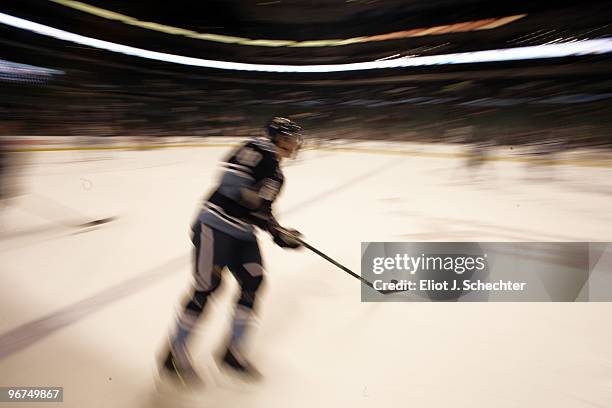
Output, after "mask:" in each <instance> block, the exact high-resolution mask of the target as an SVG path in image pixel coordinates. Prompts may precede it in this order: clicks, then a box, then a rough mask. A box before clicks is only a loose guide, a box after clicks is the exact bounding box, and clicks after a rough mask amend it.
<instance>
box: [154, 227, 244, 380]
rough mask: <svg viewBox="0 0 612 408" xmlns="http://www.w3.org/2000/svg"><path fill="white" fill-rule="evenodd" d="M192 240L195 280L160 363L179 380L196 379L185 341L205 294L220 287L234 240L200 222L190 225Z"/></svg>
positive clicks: (206, 296) (194, 324) (207, 294)
mask: <svg viewBox="0 0 612 408" xmlns="http://www.w3.org/2000/svg"><path fill="white" fill-rule="evenodd" d="M192 241H193V244H194V246H195V256H194V280H195V282H194V286H193V289H192V290H191V292H190V294H189V295H188V299H187V301H186V302H185V303H184V304H183V307H182V309H181V310H180V312H179V314H178V316H177V321H176V328H175V330H174V333H173V335H172V336H171V338H170V344H169V350H168V352H167V354H166V357H165V359H164V364H163V366H164V368H166V369H167V370H169V371H170V372H172V373H174V374H175V375H176V376H178V377H179V379H181V381H183V380H187V381H189V380H194V379H195V380H196V381H197V374H196V373H195V371H194V370H193V366H192V364H191V361H190V358H189V353H188V350H187V341H188V339H189V337H190V336H191V334H192V333H193V331H194V328H195V326H196V324H197V322H198V319H199V318H200V316H201V315H202V312H203V311H204V308H205V306H206V303H207V302H208V297H209V296H210V295H211V294H212V293H213V292H214V291H215V290H216V289H217V288H218V287H219V284H220V283H221V272H222V270H223V268H224V267H225V265H227V263H228V260H229V259H230V256H231V253H232V251H233V248H232V245H233V242H232V240H230V239H228V236H227V235H226V234H223V233H220V232H219V231H217V230H215V229H213V228H210V227H209V226H207V225H203V224H200V223H197V224H196V225H195V226H194V228H193V238H192ZM182 377H192V378H186V379H185V378H182Z"/></svg>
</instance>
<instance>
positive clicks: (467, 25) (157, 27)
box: [50, 0, 527, 47]
mask: <svg viewBox="0 0 612 408" xmlns="http://www.w3.org/2000/svg"><path fill="white" fill-rule="evenodd" d="M50 1H52V2H54V3H58V4H61V5H63V6H66V7H70V8H73V9H75V10H79V11H83V12H85V13H89V14H93V15H94V16H97V17H102V18H106V19H109V20H115V21H121V22H122V23H125V24H129V25H132V26H136V27H140V28H145V29H147V30H154V31H159V32H162V33H166V34H174V35H183V36H185V37H190V38H196V39H199V40H205V41H213V42H221V43H227V44H240V45H251V46H256V47H338V46H341V45H348V44H355V43H367V42H373V41H386V40H391V39H398V38H411V37H420V36H425V35H436V34H447V33H462V32H467V31H475V30H491V29H493V28H497V27H501V26H503V25H506V24H510V23H512V22H514V21H516V20H520V19H521V18H523V17H525V16H527V14H518V15H514V16H506V17H498V18H487V19H483V20H475V21H466V22H461V23H455V24H448V25H442V26H436V27H427V28H415V29H412V30H404V31H397V32H394V33H388V34H381V35H372V36H362V37H353V38H344V39H329V40H317V41H293V40H268V39H260V40H256V39H252V38H244V37H235V36H231V35H220V34H212V33H198V32H195V31H192V30H187V29H184V28H180V27H172V26H168V25H165V24H159V23H153V22H149V21H140V20H138V19H136V18H134V17H130V16H126V15H124V14H120V13H116V12H114V11H110V10H106V9H103V8H100V7H96V6H92V5H90V4H85V3H81V2H79V1H72V0H50Z"/></svg>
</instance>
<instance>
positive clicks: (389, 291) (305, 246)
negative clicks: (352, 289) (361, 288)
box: [294, 237, 399, 295]
mask: <svg viewBox="0 0 612 408" xmlns="http://www.w3.org/2000/svg"><path fill="white" fill-rule="evenodd" d="M294 239H295V240H296V241H298V242H299V243H300V244H301V245H302V246H303V247H304V248H308V249H310V250H311V251H312V252H314V253H315V254H317V255H319V256H320V257H321V258H323V259H325V260H326V261H328V262H329V263H331V264H333V265H335V266H337V267H338V268H340V269H342V270H343V271H344V272H346V273H348V274H349V275H351V276H352V277H354V278H355V279H359V280H360V281H361V283H363V284H364V285H366V286H369V287H370V288H372V289H374V290H375V291H377V292H378V293H380V294H383V295H388V294H391V293H397V292H399V291H396V290H378V289H376V288H374V284H373V283H372V282H370V281H369V280H367V279H366V278H364V277H362V276H359V275H357V274H356V273H355V272H353V271H351V270H350V269H349V268H347V267H346V266H344V265H342V264H341V263H339V262H337V261H336V260H334V259H332V258H330V257H329V256H327V255H326V254H324V253H323V252H321V251H319V250H318V249H317V248H315V247H313V246H312V245H310V244H309V243H308V242H305V241H303V240H302V239H300V238H298V237H294Z"/></svg>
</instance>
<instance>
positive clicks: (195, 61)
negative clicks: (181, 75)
mask: <svg viewBox="0 0 612 408" xmlns="http://www.w3.org/2000/svg"><path fill="white" fill-rule="evenodd" d="M0 23H3V24H6V25H9V26H12V27H16V28H21V29H24V30H28V31H32V32H35V33H38V34H42V35H45V36H48V37H54V38H57V39H60V40H64V41H70V42H73V43H77V44H82V45H87V46H90V47H94V48H99V49H104V50H108V51H113V52H119V53H122V54H127V55H133V56H137V57H141V58H147V59H152V60H157V61H164V62H170V63H174V64H182V65H191V66H197V67H205V68H215V69H225V70H234V71H259V72H300V73H315V72H343V71H360V70H370V69H381V68H401V67H417V66H428V65H451V64H470V63H482V62H500V61H518V60H531V59H544V58H559V57H568V56H579V55H592V54H605V53H609V52H612V39H610V38H602V39H596V40H585V41H575V42H567V43H558V44H546V45H537V46H530V47H518V48H506V49H497V50H485V51H475V52H463V53H455V54H443V55H433V56H426V57H412V58H397V59H391V60H385V61H369V62H358V63H352V64H329V65H267V64H263V65H262V64H248V63H240V62H228V61H216V60H208V59H201V58H193V57H185V56H181V55H174V54H168V53H163V52H156V51H150V50H144V49H141V48H135V47H130V46H127V45H122V44H117V43H113V42H109V41H103V40H98V39H95V38H90V37H85V36H82V35H79V34H74V33H70V32H68V31H63V30H58V29H56V28H52V27H49V26H46V25H42V24H38V23H34V22H32V21H28V20H24V19H21V18H18V17H14V16H10V15H8V14H3V13H0Z"/></svg>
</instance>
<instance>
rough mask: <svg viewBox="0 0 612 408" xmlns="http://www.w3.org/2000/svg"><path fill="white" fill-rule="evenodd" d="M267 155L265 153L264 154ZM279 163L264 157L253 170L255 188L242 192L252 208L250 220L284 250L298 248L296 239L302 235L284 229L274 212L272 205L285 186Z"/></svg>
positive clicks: (298, 244)
mask: <svg viewBox="0 0 612 408" xmlns="http://www.w3.org/2000/svg"><path fill="white" fill-rule="evenodd" d="M264 153H265V152H264ZM277 170H278V162H277V160H276V159H275V158H274V156H273V155H272V154H269V155H268V154H264V155H262V159H261V161H260V162H259V163H258V164H257V165H256V166H255V167H254V168H253V175H254V176H255V180H256V182H255V184H254V186H253V188H248V189H247V188H245V189H242V190H241V197H242V202H243V205H244V206H246V207H248V208H250V209H251V210H252V211H251V212H250V213H249V217H248V220H249V221H250V222H251V223H253V224H254V225H256V226H258V227H259V228H261V229H263V230H265V231H268V232H269V233H270V234H271V235H272V237H274V242H275V243H276V244H277V245H279V246H281V247H283V248H298V247H299V246H300V245H301V244H300V243H299V241H298V240H296V238H299V237H300V236H301V234H300V233H299V232H298V231H296V230H292V229H288V228H284V227H282V226H281V225H280V224H279V223H278V221H277V220H276V218H275V217H274V213H273V211H272V204H273V203H274V200H276V197H277V196H278V194H279V192H280V189H281V187H282V184H283V180H282V178H281V177H280V176H279V172H278V171H277Z"/></svg>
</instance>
